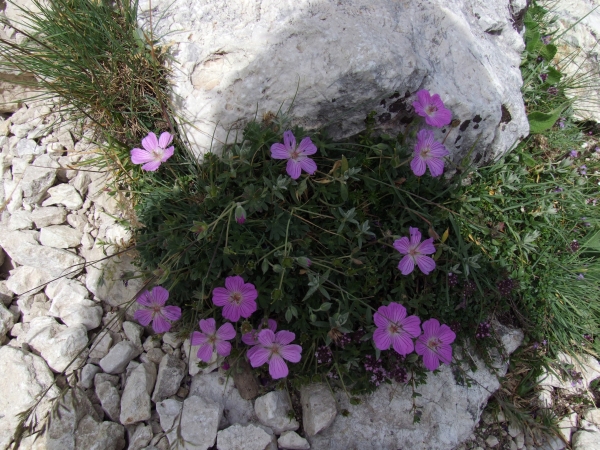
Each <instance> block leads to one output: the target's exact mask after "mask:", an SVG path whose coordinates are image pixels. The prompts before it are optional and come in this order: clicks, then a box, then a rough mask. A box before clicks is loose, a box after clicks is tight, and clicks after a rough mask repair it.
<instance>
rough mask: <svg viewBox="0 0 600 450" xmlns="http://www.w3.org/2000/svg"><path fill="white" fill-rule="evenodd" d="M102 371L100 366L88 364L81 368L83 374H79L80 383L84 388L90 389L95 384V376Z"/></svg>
mask: <svg viewBox="0 0 600 450" xmlns="http://www.w3.org/2000/svg"><path fill="white" fill-rule="evenodd" d="M98 372H100V367H98V366H97V365H95V364H86V365H85V366H83V369H81V375H80V376H79V385H80V386H81V387H82V388H85V389H90V388H91V387H92V386H93V385H94V377H95V376H96V374H97V373H98Z"/></svg>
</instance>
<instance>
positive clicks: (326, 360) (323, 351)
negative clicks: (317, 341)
mask: <svg viewBox="0 0 600 450" xmlns="http://www.w3.org/2000/svg"><path fill="white" fill-rule="evenodd" d="M315 358H317V363H318V364H324V365H328V364H331V362H332V361H333V353H332V352H331V348H330V347H329V346H328V345H322V346H321V347H318V348H317V351H316V352H315Z"/></svg>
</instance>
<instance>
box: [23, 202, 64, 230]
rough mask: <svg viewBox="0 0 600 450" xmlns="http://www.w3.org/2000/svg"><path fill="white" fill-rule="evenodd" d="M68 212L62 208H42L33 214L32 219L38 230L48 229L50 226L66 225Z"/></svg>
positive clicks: (35, 210)
mask: <svg viewBox="0 0 600 450" xmlns="http://www.w3.org/2000/svg"><path fill="white" fill-rule="evenodd" d="M66 218H67V210H66V209H65V208H63V207H60V206H47V207H43V206H40V207H39V208H36V209H34V210H33V212H32V213H31V219H32V220H33V221H34V222H35V226H36V228H43V227H48V226H50V225H61V224H63V223H65V219H66Z"/></svg>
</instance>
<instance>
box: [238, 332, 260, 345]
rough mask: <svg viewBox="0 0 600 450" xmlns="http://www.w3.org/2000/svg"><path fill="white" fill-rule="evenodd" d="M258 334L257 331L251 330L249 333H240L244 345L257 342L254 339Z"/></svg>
mask: <svg viewBox="0 0 600 450" xmlns="http://www.w3.org/2000/svg"><path fill="white" fill-rule="evenodd" d="M257 336H258V331H256V330H252V331H250V332H249V333H246V334H243V335H242V342H243V343H244V344H246V345H256V344H258V340H257V339H256V338H257Z"/></svg>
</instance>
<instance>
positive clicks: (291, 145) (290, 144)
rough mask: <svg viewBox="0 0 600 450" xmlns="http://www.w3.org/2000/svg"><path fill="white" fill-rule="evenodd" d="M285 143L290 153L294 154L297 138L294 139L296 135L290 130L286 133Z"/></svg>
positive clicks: (284, 136) (284, 135) (284, 134)
mask: <svg viewBox="0 0 600 450" xmlns="http://www.w3.org/2000/svg"><path fill="white" fill-rule="evenodd" d="M283 143H284V144H285V147H286V148H287V149H288V150H289V151H290V152H293V151H294V150H295V149H296V138H295V137H294V133H292V132H291V131H290V130H288V131H286V132H284V133H283Z"/></svg>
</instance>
